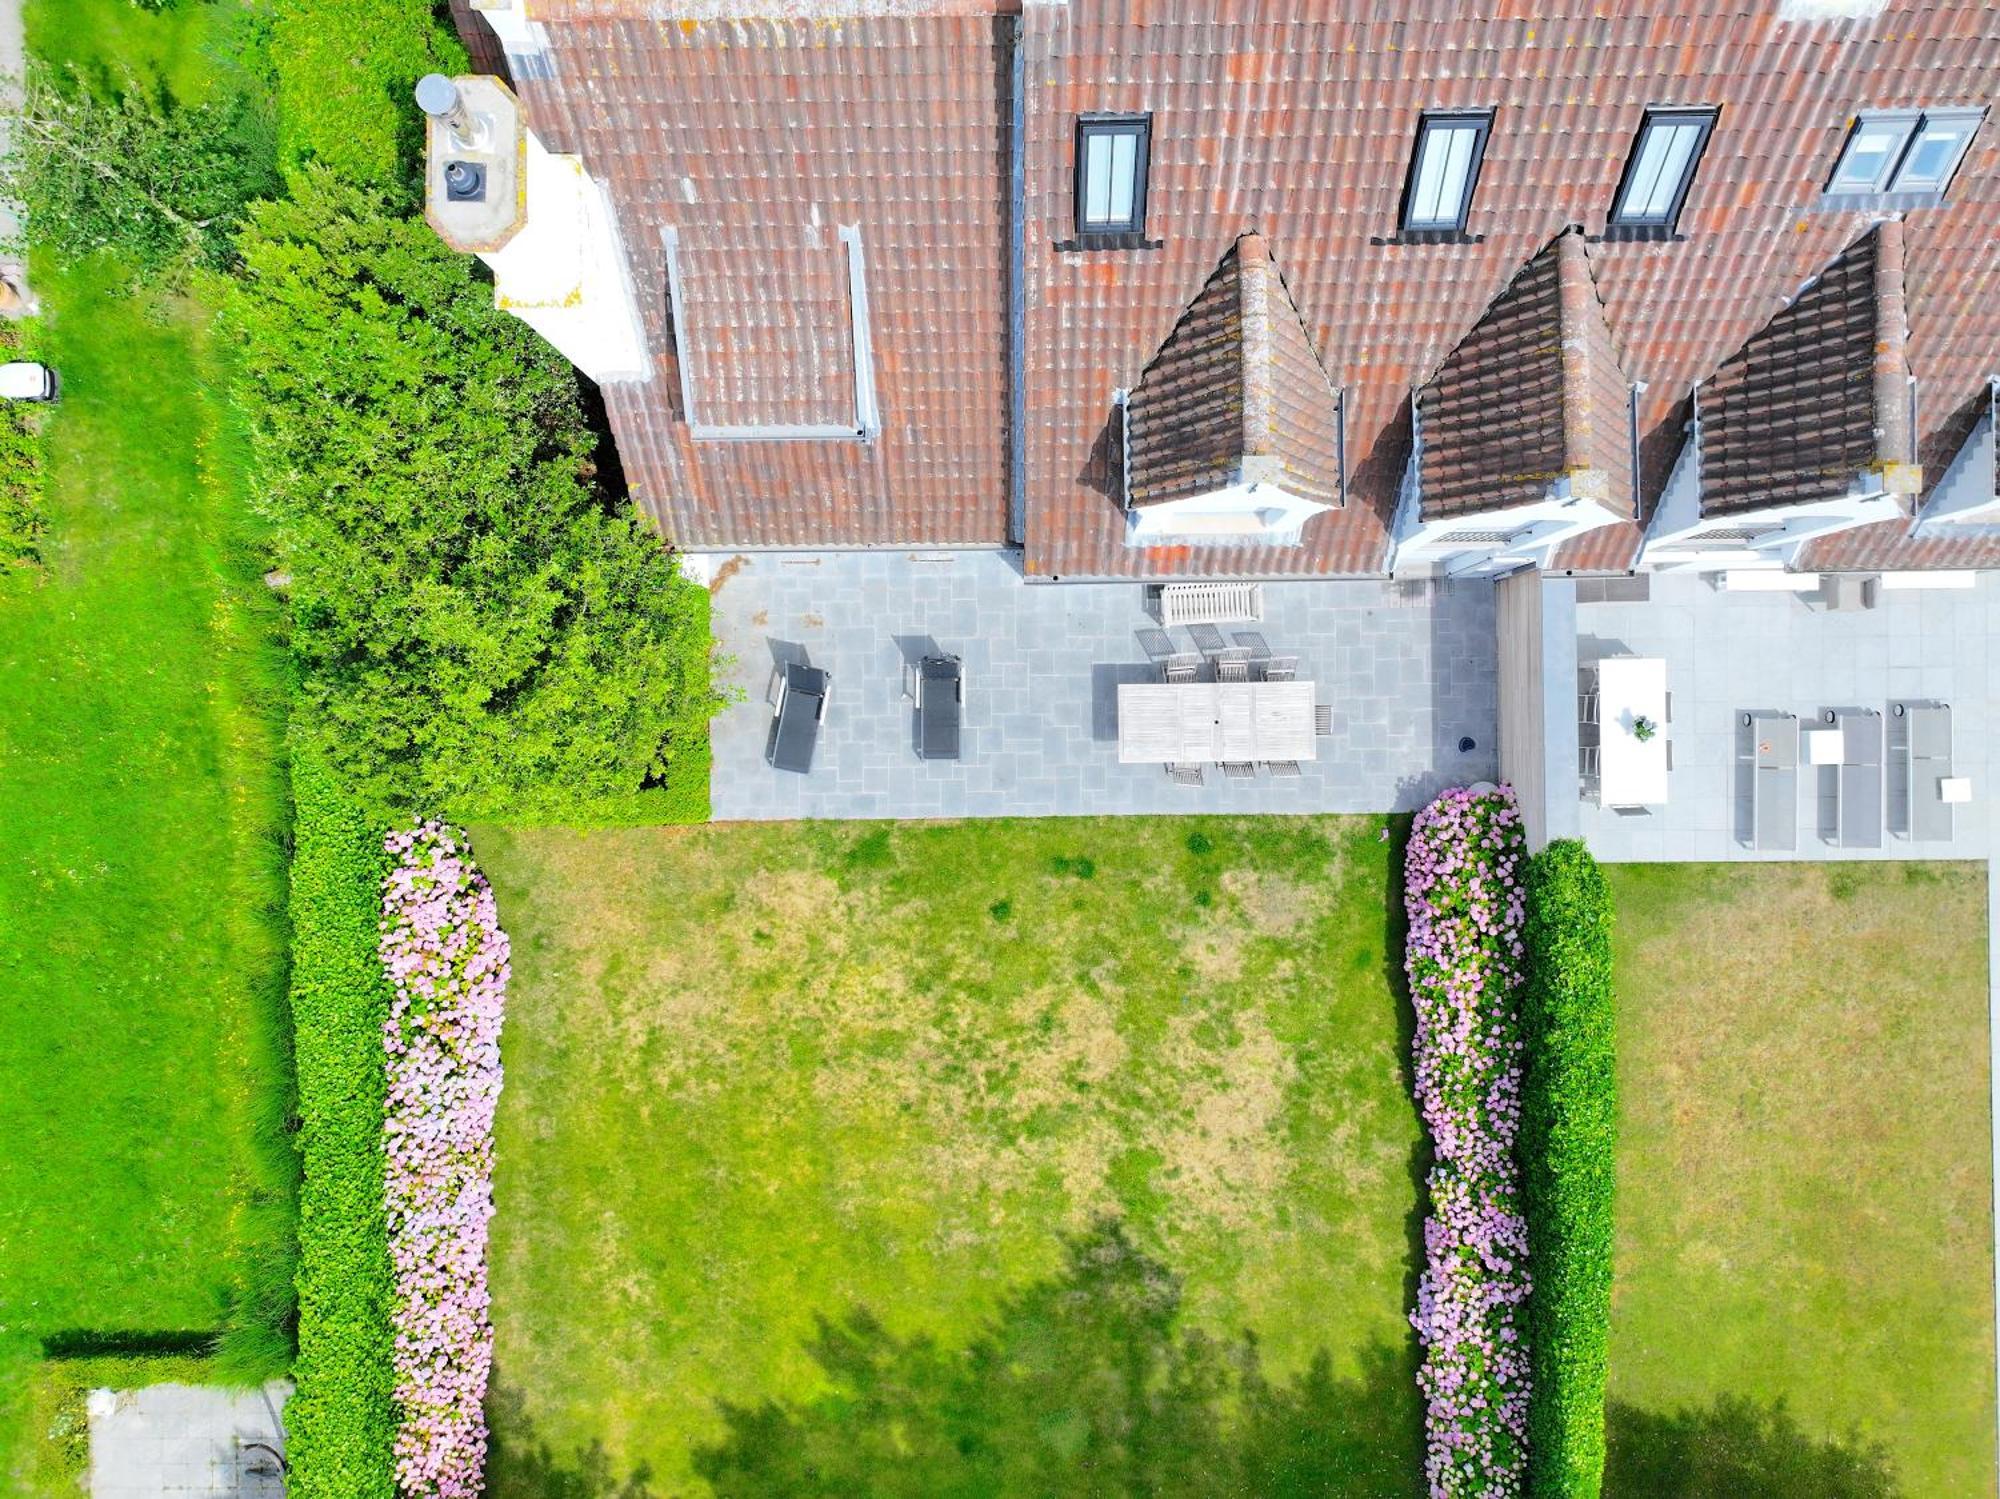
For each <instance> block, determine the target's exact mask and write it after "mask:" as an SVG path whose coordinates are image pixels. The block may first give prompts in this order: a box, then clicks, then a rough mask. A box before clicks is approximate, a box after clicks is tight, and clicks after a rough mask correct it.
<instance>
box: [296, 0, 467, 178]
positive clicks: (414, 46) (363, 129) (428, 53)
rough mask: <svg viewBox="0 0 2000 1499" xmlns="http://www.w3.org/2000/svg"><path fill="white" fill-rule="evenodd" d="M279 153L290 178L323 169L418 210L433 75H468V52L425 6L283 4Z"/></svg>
mask: <svg viewBox="0 0 2000 1499" xmlns="http://www.w3.org/2000/svg"><path fill="white" fill-rule="evenodd" d="M271 44H272V56H273V57H275V58H276V59H277V60H278V153H279V160H280V162H281V163H282V165H283V167H284V170H285V174H286V175H287V176H288V177H289V176H295V175H296V174H297V173H298V171H299V169H300V168H301V167H303V166H305V165H306V164H308V163H311V162H318V163H320V164H322V165H324V166H326V167H328V168H330V169H331V170H332V171H334V172H335V173H337V174H338V175H339V176H341V177H343V178H345V179H346V180H347V181H349V182H352V183H356V184H360V185H363V186H368V187H375V188H381V189H384V190H386V191H391V192H394V193H396V194H398V195H399V196H400V197H401V198H402V199H403V200H404V201H406V202H414V201H415V196H416V190H417V184H418V183H419V182H420V181H421V177H420V172H421V162H422V158H423V116H422V115H421V114H420V113H419V112H418V110H417V107H416V104H415V102H414V100H413V97H412V90H414V89H415V87H416V83H417V80H418V79H419V78H421V77H422V76H423V75H424V74H426V73H462V72H464V71H465V67H466V61H465V50H464V48H462V47H461V46H460V45H459V43H458V38H457V37H456V36H455V35H453V34H452V33H451V32H450V31H449V30H448V29H446V28H445V27H442V26H440V25H439V24H438V22H437V19H436V17H435V16H434V15H433V13H432V7H431V6H430V5H429V4H427V3H425V0H277V3H276V4H275V5H274V6H273V7H272V16H271Z"/></svg>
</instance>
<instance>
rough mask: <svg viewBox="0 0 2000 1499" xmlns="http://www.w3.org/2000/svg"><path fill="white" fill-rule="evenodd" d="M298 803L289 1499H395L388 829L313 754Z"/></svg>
mask: <svg viewBox="0 0 2000 1499" xmlns="http://www.w3.org/2000/svg"><path fill="white" fill-rule="evenodd" d="M292 794H293V798H294V802H295V805H296V819H297V823H296V834H295V837H296V851H295V853H294V856H293V860H292V901H291V910H292V932H293V937H292V1019H293V1024H294V1026H295V1028H296V1035H297V1055H298V1072H299V1119H300V1126H299V1147H300V1151H301V1153H302V1155H303V1156H304V1177H303V1180H302V1181H301V1184H300V1190H299V1355H298V1362H297V1364H296V1366H295V1368H294V1377H295V1379H296V1380H297V1386H298V1388H297V1393H296V1394H295V1395H293V1397H292V1400H291V1403H290V1404H289V1405H288V1406H287V1407H286V1409H285V1424H286V1426H287V1428H288V1429H289V1441H288V1456H289V1459H290V1463H291V1476H290V1484H289V1490H288V1491H289V1492H290V1493H291V1494H292V1495H293V1496H294V1499H389V1496H391V1495H393V1494H394V1492H395V1477H394V1470H393V1466H392V1464H393V1455H392V1454H393V1450H394V1445H395V1439H396V1410H395V1403H394V1398H393V1392H394V1379H395V1371H394V1366H393V1364H392V1362H391V1352H392V1340H391V1333H390V1308H391V1299H392V1298H391V1278H390V1267H389V1238H388V1227H387V1224H386V1223H385V1221H384V1218H383V1208H382V1191H383V1180H382V1160H383V1153H382V1117H383V1096H384V1091H385V1087H386V1073H385V1067H386V1053H385V1050H384V1043H383V1030H382V1028H383V1024H384V1022H385V1021H386V1020H387V1019H388V1015H389V987H388V983H387V981H386V980H385V979H384V977H383V973H382V965H381V961H380V959H379V957H378V956H377V952H376V943H377V941H378V938H379V935H380V931H379V924H380V921H381V914H382V905H381V890H382V877H383V875H384V873H385V872H386V869H387V865H388V856H387V854H386V853H385V852H384V850H383V847H382V838H381V834H380V832H379V831H378V830H377V829H376V828H374V827H373V826H371V825H370V824H369V822H368V821H367V820H366V819H365V818H364V817H362V816H361V815H360V814H359V812H358V811H357V810H356V809H355V807H354V806H353V804H352V803H350V802H349V801H348V800H347V799H346V798H345V797H344V796H343V795H342V793H341V792H340V791H339V789H338V788H337V786H336V784H335V782H334V779H333V776H332V775H331V773H330V772H329V771H328V770H327V768H326V767H325V766H324V765H323V764H321V763H320V762H319V760H318V759H317V758H316V757H314V756H312V755H310V754H299V753H295V754H294V756H293V761H292Z"/></svg>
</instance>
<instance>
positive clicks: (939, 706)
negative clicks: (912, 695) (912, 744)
mask: <svg viewBox="0 0 2000 1499" xmlns="http://www.w3.org/2000/svg"><path fill="white" fill-rule="evenodd" d="M964 716H965V666H964V663H963V662H961V661H960V660H959V659H958V657H956V656H926V657H924V659H923V662H922V663H921V664H920V665H919V666H918V668H917V753H918V754H919V755H921V756H923V758H924V759H926V760H956V759H957V758H958V733H959V725H960V721H961V720H962V719H963V718H964Z"/></svg>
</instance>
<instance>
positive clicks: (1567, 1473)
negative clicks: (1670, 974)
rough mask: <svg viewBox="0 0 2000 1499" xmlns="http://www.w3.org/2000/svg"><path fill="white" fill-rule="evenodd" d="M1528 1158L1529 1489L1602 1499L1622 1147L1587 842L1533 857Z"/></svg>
mask: <svg viewBox="0 0 2000 1499" xmlns="http://www.w3.org/2000/svg"><path fill="white" fill-rule="evenodd" d="M1523 936H1524V941H1525V943H1526V946H1527V964H1528V977H1527V984H1526V987H1525V989H1524V992H1523V1007H1522V1021H1523V1031H1524V1034H1525V1037H1526V1040H1527V1050H1526V1053H1525V1059H1524V1060H1525V1068H1524V1075H1523V1078H1522V1117H1521V1142H1520V1150H1521V1159H1522V1163H1523V1166H1524V1168H1525V1169H1524V1173H1523V1174H1524V1179H1525V1183H1526V1191H1525V1193H1524V1207H1525V1211H1526V1215H1527V1220H1528V1263H1529V1264H1530V1266H1532V1267H1533V1274H1534V1282H1535V1287H1534V1294H1533V1295H1532V1297H1531V1298H1530V1300H1529V1304H1528V1319H1529V1320H1528V1326H1529V1344H1530V1349H1531V1352H1532V1354H1533V1367H1534V1390H1533V1395H1532V1397H1531V1398H1530V1401H1529V1406H1528V1492H1529V1493H1530V1494H1533V1495H1535V1496H1536V1499H1558V1496H1560V1499H1595V1496H1596V1495H1597V1494H1598V1492H1599V1491H1600V1489H1601V1488H1602V1486H1603V1482H1604V1379H1605V1367H1606V1347H1607V1343H1608V1341H1609V1337H1610V1330H1611V1248H1612V1246H1611V1228H1612V1199H1613V1182H1614V1162H1613V1154H1614V1151H1615V1148H1616V1145H1617V1107H1618V1094H1617V1080H1616V1077H1615V1075H1614V1072H1613V1057H1614V1050H1613V1029H1612V992H1611V890H1610V887H1609V886H1608V885H1607V884H1606V883H1605V880H1604V872H1603V871H1602V870H1601V869H1599V868H1598V867H1597V861H1596V860H1595V859H1593V858H1592V857H1591V856H1590V851H1589V850H1588V849H1586V848H1585V847H1584V846H1583V844H1581V843H1579V842H1577V841H1576V840H1574V839H1565V840H1563V841H1561V842H1557V843H1552V844H1550V845H1549V846H1548V847H1547V848H1545V849H1543V850H1542V852H1541V853H1539V854H1537V855H1536V856H1535V857H1534V858H1533V859H1531V860H1530V861H1529V863H1528V879H1527V922H1526V926H1525V929H1524V933H1523Z"/></svg>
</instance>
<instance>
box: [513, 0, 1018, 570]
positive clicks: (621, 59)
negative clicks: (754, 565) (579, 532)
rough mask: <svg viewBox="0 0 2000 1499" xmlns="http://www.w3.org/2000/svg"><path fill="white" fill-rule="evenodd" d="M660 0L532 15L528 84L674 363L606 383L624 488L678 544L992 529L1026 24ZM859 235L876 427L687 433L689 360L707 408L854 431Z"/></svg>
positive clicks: (705, 411)
mask: <svg viewBox="0 0 2000 1499" xmlns="http://www.w3.org/2000/svg"><path fill="white" fill-rule="evenodd" d="M652 9H653V8H652V7H640V6H633V5H622V6H621V5H618V4H607V5H577V6H571V7H563V8H561V11H558V10H551V11H548V12H547V13H546V15H545V13H544V9H543V7H541V6H540V5H537V6H536V8H535V16H536V19H538V20H544V21H545V23H546V24H547V25H548V27H549V32H550V37H551V43H552V51H553V76H552V77H547V78H541V77H537V78H524V79H522V80H521V81H520V93H521V97H522V100H523V103H524V105H525V106H526V109H527V114H528V123H529V125H530V126H531V128H533V129H534V130H535V131H536V133H537V134H538V135H539V136H540V137H541V139H542V142H543V144H545V145H546V146H547V147H548V148H549V149H550V150H552V151H580V152H581V153H582V154H583V157H584V160H585V162H586V164H587V165H588V166H589V168H590V170H591V171H592V172H593V173H595V174H596V175H598V176H599V177H600V178H603V179H606V180H608V183H609V186H610V190H611V194H612V198H613V201H614V203H615V204H616V207H617V211H618V216H619V226H620V230H621V233H622V235H623V238H624V242H625V248H626V252H627V254H628V255H629V256H630V259H631V263H632V272H633V277H634V281H635V283H636V286H637V289H638V294H639V301H640V307H641V312H642V315H643V317H644V320H645V324H646V331H647V336H648V339H649V342H650V344H651V346H652V348H653V350H654V353H655V363H656V371H657V372H656V375H655V378H654V379H652V380H650V381H647V382H645V383H643V384H638V385H631V384H625V385H610V386H606V387H605V389H604V396H605V405H606V408H607V411H608V413H609V415H610V418H611V423H612V428H613V431H614V432H615V433H616V435H617V438H618V446H619V454H620V458H621V460H622V462H623V464H624V467H625V471H626V474H627V477H628V479H629V480H630V482H631V485H632V488H633V492H634V494H635V495H636V496H637V498H638V499H639V500H640V502H641V503H642V504H643V505H645V506H646V508H647V509H649V510H650V511H651V512H652V513H653V514H654V515H655V517H656V518H657V519H658V520H659V521H660V523H661V525H662V528H663V529H664V530H665V531H666V533H667V535H669V536H670V537H672V538H673V539H674V540H676V541H678V542H679V543H681V544H682V545H686V546H697V547H698V546H728V545H773V546H821V545H836V546H837V545H860V544H874V545H893V544H913V543H928V544H937V545H945V544H958V545H981V544H999V543H1001V542H1003V541H1004V540H1005V539H1006V529H1007V410H1006V395H1007V357H1006V350H1007V291H1006V264H1007V211H1008V209H1007V202H1008V161H1007V129H1008V120H1009V117H1010V113H1011V109H1012V105H1011V101H1010V98H1009V82H1010V72H1009V61H1008V45H1009V33H1010V32H1011V29H1012V26H1013V22H1012V21H1011V20H1008V19H1005V18H1002V17H999V16H996V15H994V14H992V13H991V8H990V7H988V8H987V10H986V13H984V14H973V13H961V14H955V15H949V16H914V15H910V16H898V15H873V16H866V17H859V18H857V17H854V16H851V15H850V16H847V17H844V18H843V17H813V18H794V19H772V20H703V21H694V20H673V21H666V20H659V19H653V18H651V11H652ZM563 12H573V13H575V14H576V15H579V16H581V17H582V18H580V19H564V18H563ZM842 226H853V227H855V228H857V229H858V230H859V234H860V241H861V245H862V251H863V256H864V260H865V265H866V275H865V279H866V288H867V297H868V303H869V311H870V320H869V333H870V338H871V341H872V344H873V349H874V360H873V368H874V375H875V382H876V387H877V392H878V400H879V405H880V409H881V413H882V428H881V433H880V436H879V437H878V438H877V440H876V441H874V442H873V443H871V444H866V445H864V444H862V443H861V442H859V441H784V442H778V441H729V442H696V441H694V440H693V439H692V437H691V436H690V434H689V431H688V427H687V424H686V421H685V416H686V413H684V412H683V411H682V410H681V409H680V406H681V393H680V367H679V364H678V363H677V360H678V359H681V358H684V359H686V360H688V362H689V368H690V374H691V376H692V387H693V393H694V400H695V404H696V415H697V416H698V417H699V418H700V419H701V420H702V421H703V422H704V423H720V424H737V423H762V422H776V423H782V424H793V423H818V422H820V421H821V420H826V419H830V420H832V421H836V422H847V421H849V419H850V418H851V416H852V413H853V398H852V390H851V383H852V379H853V351H852V348H851V319H850V316H849V313H848V308H847V262H846V259H845V257H844V248H843V246H842V243H841V241H840V239H839V237H838V236H839V230H840V228H841V227H842ZM669 229H672V230H674V231H675V232H676V233H677V235H678V236H679V250H678V252H677V258H678V261H679V267H680V271H681V272H682V275H683V281H684V285H683V290H684V294H685V299H686V301H687V302H688V305H687V306H686V307H684V308H680V309H675V313H676V314H677V316H675V317H673V318H670V314H669V308H668V297H667V276H666V256H665V250H664V234H665V232H666V231H667V230H669Z"/></svg>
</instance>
